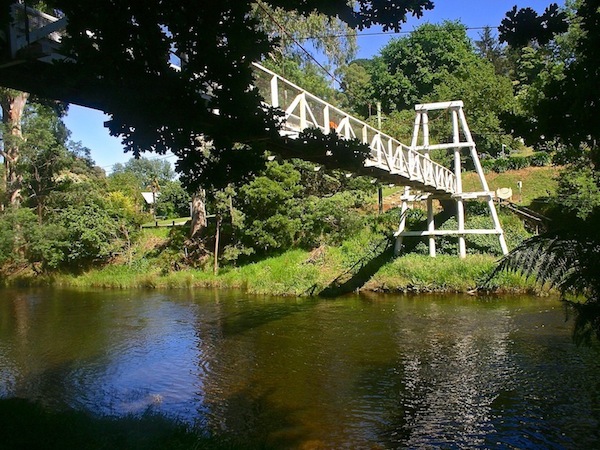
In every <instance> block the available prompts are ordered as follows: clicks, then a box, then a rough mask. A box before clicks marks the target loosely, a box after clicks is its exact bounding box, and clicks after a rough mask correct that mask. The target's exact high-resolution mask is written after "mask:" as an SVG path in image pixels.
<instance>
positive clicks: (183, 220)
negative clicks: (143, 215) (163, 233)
mask: <svg viewBox="0 0 600 450" xmlns="http://www.w3.org/2000/svg"><path fill="white" fill-rule="evenodd" d="M191 219H192V218H191V217H178V218H176V219H161V220H153V221H151V222H147V223H144V224H142V227H144V228H151V227H155V226H157V225H158V226H159V227H169V226H172V225H173V223H175V225H176V226H180V225H185V224H186V222H187V221H188V220H191Z"/></svg>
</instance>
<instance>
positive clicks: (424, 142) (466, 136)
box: [395, 101, 508, 258]
mask: <svg viewBox="0 0 600 450" xmlns="http://www.w3.org/2000/svg"><path fill="white" fill-rule="evenodd" d="M444 109H445V110H448V111H449V112H450V115H451V117H452V142H449V143H442V144H433V145H432V144H430V142H429V116H428V112H429V111H436V110H444ZM415 111H416V118H415V125H414V131H413V137H412V142H411V148H412V149H413V150H416V151H418V152H421V153H423V154H424V155H425V157H427V158H428V157H429V152H430V151H431V150H438V149H440V150H443V149H453V150H454V174H455V176H456V185H455V188H454V192H452V193H447V192H440V193H438V192H430V193H418V192H417V193H415V194H412V193H411V191H410V188H409V187H405V188H404V195H403V196H402V197H401V200H402V207H401V215H400V226H399V228H398V231H397V232H396V233H395V236H396V254H399V253H400V252H401V249H402V240H403V238H404V237H408V236H428V238H429V255H430V256H435V254H436V248H435V245H436V243H435V237H436V236H444V235H445V236H448V235H451V236H458V254H459V256H460V257H461V258H464V257H465V256H466V253H467V251H466V246H465V236H466V235H467V234H494V235H497V236H498V240H499V241H500V247H501V249H502V253H504V254H507V253H508V248H507V246H506V241H505V239H504V232H503V231H502V227H501V226H500V220H499V219H498V214H497V212H496V206H495V205H494V200H493V199H494V192H492V191H490V189H489V187H488V184H487V181H486V179H485V175H484V173H483V168H482V167H481V162H480V161H479V156H478V155H477V149H476V147H475V142H474V141H473V136H472V135H471V131H470V130H469V126H468V125H467V120H466V118H465V113H464V111H463V102H462V101H453V102H443V103H427V104H423V105H417V106H415ZM461 131H462V132H461ZM420 138H421V139H420ZM463 150H464V151H468V152H469V153H470V157H471V158H472V160H473V164H474V166H475V170H476V171H477V175H478V177H479V181H480V182H481V191H478V192H463V188H462V163H461V153H462V151H463ZM434 199H452V200H454V201H456V220H457V222H458V227H457V228H458V229H457V230H436V229H435V223H434V209H433V208H434V205H433V200H434ZM477 199H483V200H484V201H486V202H487V204H488V207H489V212H490V216H491V218H492V222H493V226H494V228H492V229H471V230H468V229H465V208H464V203H465V201H466V200H477ZM420 200H425V201H426V202H427V230H423V231H408V230H406V229H405V228H406V211H407V209H408V202H414V201H420Z"/></svg>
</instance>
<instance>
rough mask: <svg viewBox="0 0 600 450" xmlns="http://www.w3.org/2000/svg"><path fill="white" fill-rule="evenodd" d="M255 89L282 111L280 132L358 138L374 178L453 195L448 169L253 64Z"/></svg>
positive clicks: (452, 175)
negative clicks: (365, 147) (314, 130)
mask: <svg viewBox="0 0 600 450" xmlns="http://www.w3.org/2000/svg"><path fill="white" fill-rule="evenodd" d="M254 67H255V69H256V70H255V72H256V86H257V87H258V89H259V90H260V92H261V94H262V95H263V97H264V98H265V101H266V103H267V104H269V105H270V106H274V107H278V108H281V109H282V110H283V111H284V112H285V116H284V119H285V120H284V122H283V127H282V130H281V133H282V134H283V135H285V136H288V137H291V138H295V137H297V136H298V134H299V133H300V132H301V131H303V130H305V129H307V128H317V129H319V130H321V131H322V132H323V133H326V134H327V133H330V132H331V130H335V131H336V132H337V134H338V135H340V136H341V137H342V138H345V139H357V140H359V141H360V142H362V143H363V144H366V145H368V146H369V148H370V149H371V152H370V155H369V158H368V159H367V160H366V161H365V167H366V168H372V169H375V170H371V174H372V175H374V176H378V175H387V177H386V179H388V180H389V179H390V175H392V178H391V179H393V180H394V181H395V183H396V184H400V185H408V186H412V187H414V188H415V189H419V190H424V191H432V192H438V193H445V194H453V193H455V192H456V177H455V175H454V173H453V172H452V171H450V170H449V169H447V168H446V167H444V166H442V165H440V164H438V163H436V162H435V161H432V160H431V159H430V158H429V156H428V155H427V154H426V153H421V152H419V151H417V150H415V149H414V148H412V147H410V146H407V145H405V144H403V143H401V142H400V141H398V140H397V139H394V138H393V137H391V136H389V135H387V134H385V133H383V132H382V131H381V130H378V129H377V128H375V127H373V126H371V125H369V124H367V123H365V122H364V121H362V120H360V119H358V118H356V117H353V116H352V115H350V114H348V113H346V112H345V111H342V110H341V109H339V108H336V107H335V106H333V105H331V104H329V103H327V102H326V101H324V100H322V99H320V98H319V97H317V96H315V95H313V94H311V93H310V92H307V91H305V90H304V89H302V88H300V87H299V86H296V85H295V84H293V83H291V82H290V81H288V80H286V79H285V78H283V77H282V76H280V75H278V74H276V73H274V72H272V71H270V70H269V69H266V68H265V67H263V66H261V65H260V64H256V63H255V64H254Z"/></svg>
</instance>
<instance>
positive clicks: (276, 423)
mask: <svg viewBox="0 0 600 450" xmlns="http://www.w3.org/2000/svg"><path fill="white" fill-rule="evenodd" d="M273 395H274V390H273V389H270V390H263V391H262V392H260V393H254V392H250V390H249V389H246V390H242V391H240V392H237V393H235V394H234V395H232V396H230V397H228V398H227V399H226V400H225V401H223V402H219V404H216V405H212V406H211V408H210V409H211V410H212V411H213V413H215V414H216V415H217V416H218V422H217V421H213V422H212V425H213V430H214V433H215V436H221V437H222V438H223V439H227V440H228V442H231V443H232V444H233V445H239V446H241V447H243V448H246V447H247V446H249V445H250V446H251V447H252V448H261V449H280V448H302V447H304V446H306V445H307V442H309V443H310V444H315V443H317V444H318V442H316V441H311V440H309V441H307V439H309V438H307V435H308V434H309V433H308V430H307V429H306V428H305V426H303V425H302V424H301V423H300V422H299V421H298V420H296V419H295V418H294V416H295V415H296V414H297V413H298V411H297V410H296V409H294V408H292V407H285V406H283V405H277V404H275V402H274V401H273V400H272V398H273ZM215 425H216V426H217V427H218V429H215ZM228 436H235V440H231V439H230V438H228ZM310 448H314V447H310ZM316 448H321V447H319V446H318V445H317V447H316Z"/></svg>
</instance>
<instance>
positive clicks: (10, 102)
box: [0, 89, 29, 206]
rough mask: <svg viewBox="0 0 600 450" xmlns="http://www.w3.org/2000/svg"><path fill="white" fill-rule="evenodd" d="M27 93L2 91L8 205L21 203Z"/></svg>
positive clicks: (5, 181)
mask: <svg viewBox="0 0 600 450" xmlns="http://www.w3.org/2000/svg"><path fill="white" fill-rule="evenodd" d="M28 97H29V94H28V93H27V92H20V91H15V90H12V89H2V90H0V105H1V106H2V124H3V125H4V129H3V133H2V134H3V144H4V145H3V147H2V149H0V155H2V157H3V158H4V169H5V170H4V179H3V180H2V181H3V182H4V186H5V189H6V200H5V203H6V204H7V205H15V206H18V205H19V204H20V203H21V184H22V181H23V177H22V176H21V175H20V174H19V171H18V169H17V164H18V162H19V147H20V145H21V143H22V142H23V134H22V132H21V119H22V117H23V110H24V109H25V104H26V103H27V98H28Z"/></svg>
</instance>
